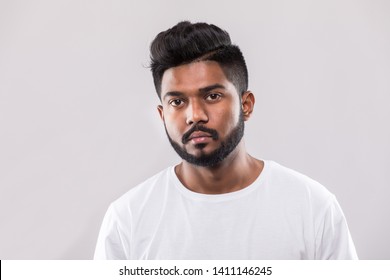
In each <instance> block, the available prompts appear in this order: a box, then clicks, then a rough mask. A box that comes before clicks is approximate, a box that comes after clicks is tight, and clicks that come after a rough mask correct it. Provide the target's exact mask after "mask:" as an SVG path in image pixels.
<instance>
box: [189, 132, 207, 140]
mask: <svg viewBox="0 0 390 280" xmlns="http://www.w3.org/2000/svg"><path fill="white" fill-rule="evenodd" d="M204 137H211V135H210V134H208V133H205V132H202V131H195V132H193V133H192V134H191V135H190V137H188V140H192V139H195V138H204Z"/></svg>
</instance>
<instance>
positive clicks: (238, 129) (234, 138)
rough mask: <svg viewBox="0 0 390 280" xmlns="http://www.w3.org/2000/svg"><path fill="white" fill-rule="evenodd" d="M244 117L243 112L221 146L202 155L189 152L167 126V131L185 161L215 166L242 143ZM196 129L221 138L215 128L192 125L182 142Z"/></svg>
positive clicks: (200, 147) (202, 146) (214, 138)
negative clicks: (173, 137) (170, 133)
mask: <svg viewBox="0 0 390 280" xmlns="http://www.w3.org/2000/svg"><path fill="white" fill-rule="evenodd" d="M244 129H245V124H244V118H243V114H242V112H241V114H240V118H239V120H238V122H237V125H236V126H235V127H234V128H233V130H232V131H231V132H230V133H229V134H228V136H227V137H226V139H225V140H224V141H222V142H221V145H220V147H218V148H217V149H216V150H214V151H212V152H211V153H209V154H205V153H204V152H203V151H202V153H201V155H200V156H194V155H192V154H190V153H188V152H187V150H186V149H185V147H181V146H180V145H179V144H178V143H177V142H175V141H174V140H173V139H172V138H171V137H170V136H169V133H168V131H167V129H166V127H165V132H166V133H167V136H168V140H169V142H170V143H171V145H172V147H173V149H174V150H175V151H176V153H177V154H178V155H179V156H180V157H181V158H182V159H183V160H185V161H187V162H188V163H191V164H194V165H197V166H202V167H213V166H216V165H218V164H219V163H220V162H222V161H223V160H224V159H225V158H226V157H227V156H228V155H230V153H231V152H233V151H234V149H235V148H236V147H237V145H238V144H239V143H240V141H241V139H242V137H243V136H244ZM194 131H204V132H207V133H210V135H211V136H212V139H213V140H217V139H218V138H219V135H218V132H217V131H216V130H214V129H210V128H206V127H204V126H199V125H198V126H197V127H196V126H194V127H192V128H191V129H190V130H189V131H188V132H186V133H185V134H184V136H183V139H182V142H183V143H185V142H187V141H186V137H187V136H189V135H190V134H191V133H192V132H194ZM205 146H206V144H198V145H196V146H195V147H196V148H197V149H201V150H203V148H204V147H205Z"/></svg>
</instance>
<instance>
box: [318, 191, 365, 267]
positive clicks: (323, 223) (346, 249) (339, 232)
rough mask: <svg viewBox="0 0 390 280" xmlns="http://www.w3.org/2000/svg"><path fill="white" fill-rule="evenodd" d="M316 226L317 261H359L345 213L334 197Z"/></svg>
mask: <svg viewBox="0 0 390 280" xmlns="http://www.w3.org/2000/svg"><path fill="white" fill-rule="evenodd" d="M328 202H329V203H328V204H327V207H326V208H325V209H324V211H323V213H322V215H320V217H319V218H320V219H319V222H318V224H317V226H316V228H317V230H316V239H315V240H316V259H322V260H332V259H333V260H354V259H358V256H357V254H356V250H355V245H354V244H353V241H352V238H351V235H350V233H349V229H348V225H347V222H346V219H345V216H344V213H343V211H342V209H341V207H340V205H339V203H338V202H337V200H336V198H335V197H334V195H332V197H331V199H330V200H329V201H328Z"/></svg>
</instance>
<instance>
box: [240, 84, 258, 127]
mask: <svg viewBox="0 0 390 280" xmlns="http://www.w3.org/2000/svg"><path fill="white" fill-rule="evenodd" d="M241 105H242V112H243V114H244V121H247V120H249V118H250V117H251V115H252V113H253V108H254V107H255V96H254V95H253V93H252V92H251V91H246V92H244V93H243V94H242V97H241Z"/></svg>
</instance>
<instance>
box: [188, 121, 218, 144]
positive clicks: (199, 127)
mask: <svg viewBox="0 0 390 280" xmlns="http://www.w3.org/2000/svg"><path fill="white" fill-rule="evenodd" d="M195 131H203V132H206V133H208V134H210V136H211V138H212V139H213V140H218V138H219V136H218V132H217V131H216V130H215V129H211V128H208V127H205V126H203V125H199V124H195V125H194V126H193V127H191V128H190V129H189V130H188V131H187V132H186V133H184V134H183V137H182V139H181V142H182V143H183V144H186V143H187V142H188V141H190V139H189V138H190V137H191V134H192V133H194V132H195Z"/></svg>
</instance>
